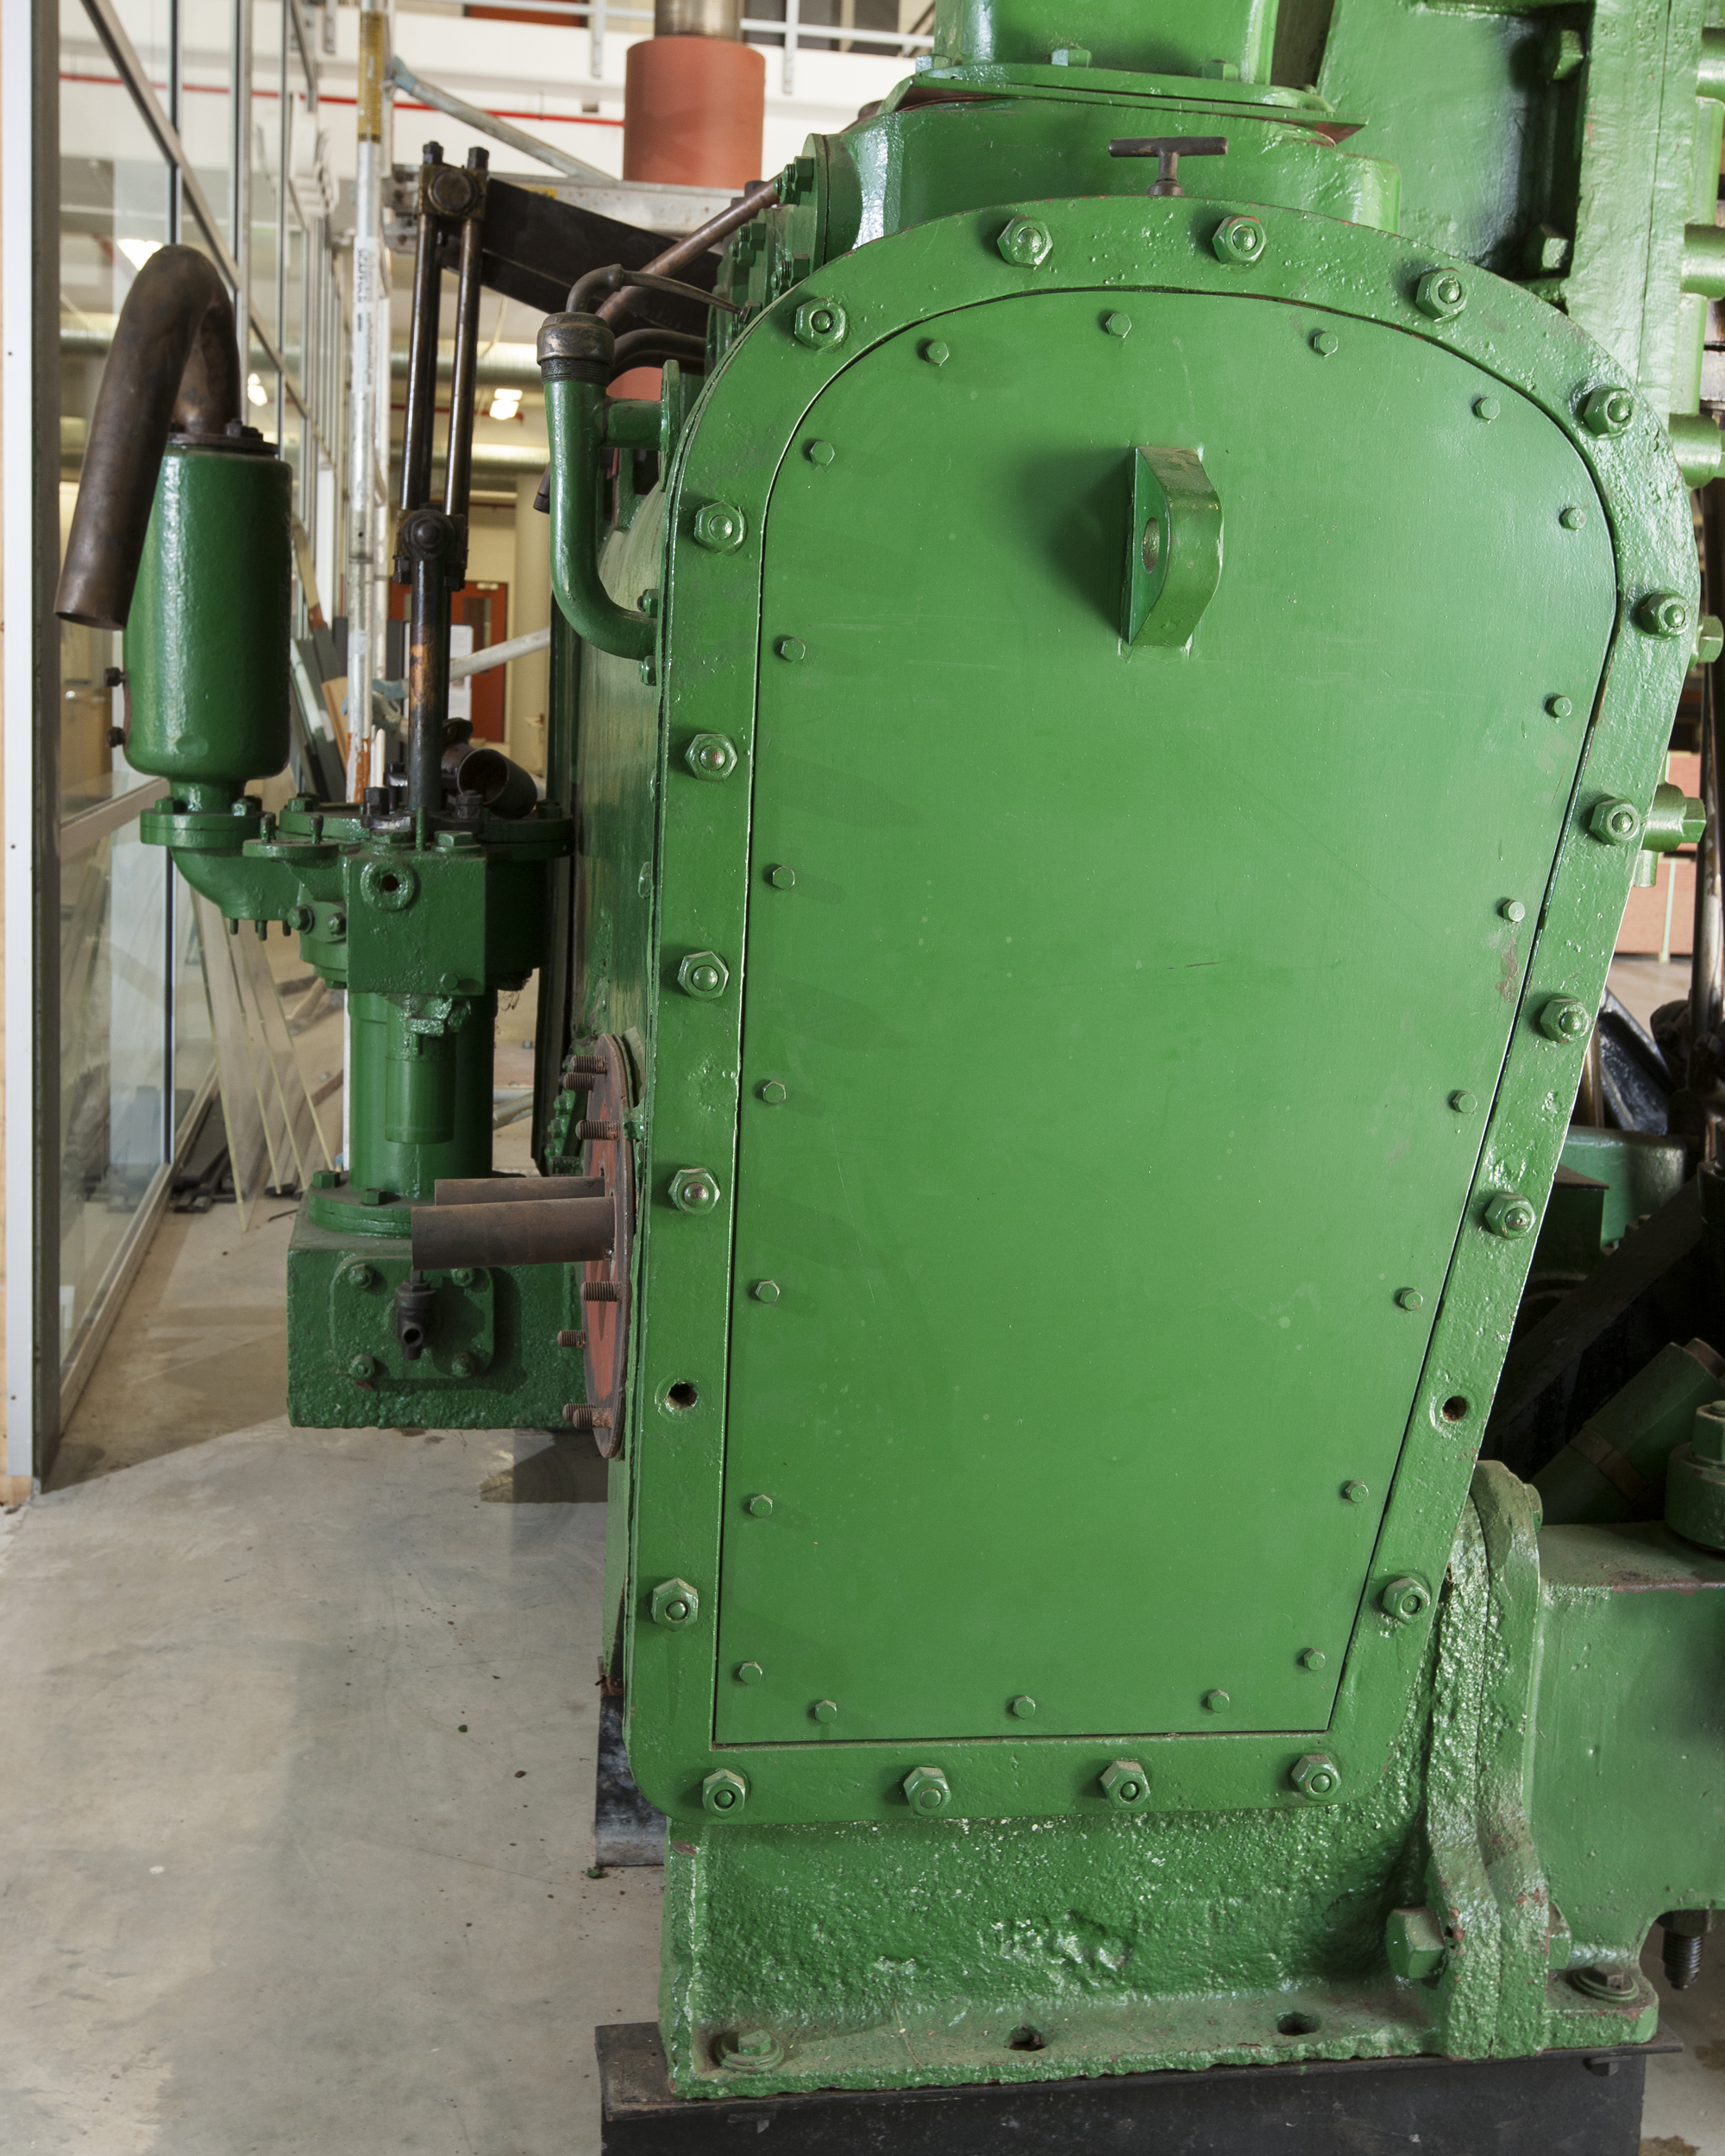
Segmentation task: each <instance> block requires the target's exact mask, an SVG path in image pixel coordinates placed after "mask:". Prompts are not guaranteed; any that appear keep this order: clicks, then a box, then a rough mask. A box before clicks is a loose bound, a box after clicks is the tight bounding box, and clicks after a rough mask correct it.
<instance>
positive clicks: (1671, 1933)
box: [1659, 1909, 1713, 1991]
mask: <svg viewBox="0 0 1725 2156" xmlns="http://www.w3.org/2000/svg"><path fill="white" fill-rule="evenodd" d="M1659 1924H1660V1925H1661V1927H1663V1929H1664V1932H1665V1938H1664V1940H1662V1941H1661V1950H1662V1953H1663V1958H1664V1960H1665V1982H1666V1983H1667V1984H1670V1986H1671V1988H1672V1990H1673V1991H1687V1990H1688V1989H1689V1987H1690V1985H1691V1984H1693V1983H1694V1982H1695V1980H1696V1978H1697V1977H1698V1976H1699V1975H1700V1974H1701V1942H1702V1940H1703V1939H1704V1938H1705V1937H1706V1935H1707V1934H1708V1933H1709V1932H1710V1931H1711V1930H1712V1929H1713V1911H1712V1910H1711V1909H1667V1910H1666V1911H1665V1915H1663V1916H1662V1917H1660V1918H1659Z"/></svg>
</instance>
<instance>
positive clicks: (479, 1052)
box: [125, 436, 582, 1428]
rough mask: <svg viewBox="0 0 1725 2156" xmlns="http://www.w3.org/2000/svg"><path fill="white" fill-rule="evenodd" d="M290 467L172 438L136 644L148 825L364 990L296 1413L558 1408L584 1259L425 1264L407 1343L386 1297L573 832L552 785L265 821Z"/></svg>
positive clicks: (459, 1135) (283, 718)
mask: <svg viewBox="0 0 1725 2156" xmlns="http://www.w3.org/2000/svg"><path fill="white" fill-rule="evenodd" d="M288 478H289V475H288V472H287V468H286V467H285V465H284V464H282V463H281V461H279V459H278V458H277V457H275V456H274V455H273V454H270V453H268V451H267V448H265V446H264V445H262V444H261V443H260V442H257V440H256V437H255V436H240V437H239V438H238V440H237V442H235V444H233V445H223V446H221V447H214V446H210V447H204V446H187V445H186V444H185V443H183V442H170V444H169V447H168V449H167V452H166V454H165V456H164V457H163V460H162V466H161V472H160V478H159V479H158V482H157V489H156V495H155V501H154V508H153V511H152V514H151V518H150V523H149V527H148V530H147V536H146V539H145V544H144V551H143V556H142V560H141V565H140V569H139V574H138V580H137V585H136V589H135V593H134V596H133V599H132V604H131V611H130V613H129V617H128V620H127V625H126V632H125V661H126V674H127V684H128V691H129V709H130V726H129V734H128V739H127V756H128V760H129V761H130V762H131V764H132V765H133V767H134V768H135V769H137V770H140V771H146V772H149V773H152V774H159V775H160V776H162V777H164V778H166V779H167V780H168V781H169V784H170V793H169V795H168V798H167V799H166V800H165V801H164V802H162V803H160V805H157V806H155V807H154V808H151V809H148V810H146V811H145V812H144V815H143V817H142V818H141V835H142V837H144V838H145V840H146V841H148V842H154V843H158V844H163V845H167V846H170V847H171V848H172V849H173V853H174V857H175V860H176V861H177V862H178V864H179V868H180V870H181V872H182V874H184V875H185V878H186V880H187V881H188V882H190V883H191V885H192V886H193V887H194V888H195V889H197V890H198V891H199V892H201V893H203V894H204V896H205V897H206V898H209V899H212V900H213V901H214V902H215V903H216V905H217V906H219V907H220V908H221V910H222V912H223V913H224V914H225V915H226V916H227V917H228V918H229V922H230V924H232V925H233V927H234V928H235V931H239V930H240V929H241V928H242V924H254V926H255V928H256V931H257V932H258V933H260V934H267V933H268V931H270V929H271V928H272V927H273V926H276V925H278V924H279V926H280V928H281V930H282V931H283V932H290V931H292V932H297V933H298V936H299V939H300V948H301V950H302V951H303V953H304V956H305V957H306V958H307V959H308V960H309V961H310V962H311V964H312V965H313V966H315V967H316V968H317V971H318V972H319V973H320V974H321V975H323V978H324V979H325V980H326V981H329V984H330V985H331V986H332V987H336V988H339V989H344V990H346V991H347V992H348V999H349V1012H350V1017H351V1025H350V1027H349V1031H348V1040H349V1045H350V1056H351V1060H350V1066H349V1069H348V1074H347V1083H348V1116H347V1121H348V1131H349V1147H350V1152H349V1157H348V1162H347V1164H346V1167H345V1169H344V1170H343V1171H342V1172H341V1173H339V1174H338V1173H332V1172H330V1171H327V1170H320V1171H319V1172H318V1173H317V1175H314V1177H313V1185H314V1187H313V1188H312V1189H311V1191H310V1192H309V1193H308V1194H307V1195H306V1197H305V1200H304V1206H303V1210H302V1214H301V1218H300V1219H299V1221H298V1224H297V1225H296V1227H295V1231H294V1236H293V1241H292V1247H291V1250H290V1252H289V1257H288V1280H287V1294H288V1395H289V1400H288V1404H289V1408H290V1412H291V1413H292V1416H293V1419H294V1420H296V1421H297V1422H299V1423H302V1424H305V1425H309V1426H313V1427H320V1426H321V1427H329V1426H355V1425H359V1426H365V1425H381V1426H393V1425H396V1424H398V1423H411V1422H434V1423H437V1424H442V1425H445V1426H476V1427H483V1428H490V1427H495V1426H505V1427H508V1426H516V1425H521V1424H524V1425H528V1426H532V1425H535V1424H537V1425H551V1424H555V1423H556V1422H557V1421H558V1420H560V1419H561V1415H562V1413H563V1409H564V1407H566V1406H567V1405H568V1403H569V1402H570V1401H572V1400H574V1401H579V1400H580V1398H581V1395H582V1382H581V1372H580V1363H579V1362H576V1363H574V1367H573V1369H572V1368H571V1360H572V1358H571V1357H569V1356H568V1353H567V1352H564V1353H562V1354H561V1355H560V1354H559V1353H558V1352H557V1351H556V1349H555V1341H556V1338H557V1336H558V1334H559V1333H560V1332H561V1333H564V1334H565V1335H568V1333H570V1332H572V1331H573V1330H574V1328H577V1327H579V1326H580V1324H581V1322H582V1313H581V1298H580V1269H579V1268H570V1267H565V1266H522V1267H511V1266H507V1265H500V1266H499V1265H492V1266H458V1267H445V1268H441V1269H431V1270H430V1272H428V1273H427V1274H426V1280H427V1282H428V1284H429V1286H430V1288H431V1289H432V1290H433V1291H434V1301H433V1304H432V1306H431V1312H430V1321H429V1326H428V1328H427V1332H428V1337H427V1339H426V1343H425V1345H424V1347H423V1351H421V1352H420V1353H418V1354H415V1355H410V1354H408V1353H406V1352H405V1350H404V1345H403V1341H402V1338H401V1332H400V1327H399V1325H398V1305H397V1301H396V1291H397V1290H398V1289H399V1288H402V1287H403V1286H404V1284H405V1283H406V1282H408V1281H409V1278H410V1275H411V1273H412V1271H413V1267H412V1263H411V1251H410V1246H409V1237H410V1228H411V1215H412V1212H413V1208H414V1207H415V1206H416V1205H428V1204H430V1202H431V1201H432V1200H433V1199H434V1196H435V1194H436V1183H437V1181H438V1180H439V1179H440V1178H442V1177H455V1178H471V1177H476V1176H486V1175H489V1174H490V1173H491V1169H492V1029H493V1026H494V1024H495V1020H496V1015H497V996H498V991H499V988H504V987H509V988H519V987H522V986H524V984H525V983H526V981H528V980H529V979H530V976H531V975H532V974H533V972H534V970H535V968H536V967H537V966H538V965H539V963H540V960H541V957H542V955H543V951H544V949H545V939H546V928H547V915H548V913H549V910H550V908H549V889H550V887H551V883H552V881H553V879H554V877H555V874H556V872H557V864H558V863H559V862H560V861H561V858H562V857H563V856H565V855H567V853H568V850H569V847H570V843H571V837H572V833H571V830H570V826H569V824H568V818H566V817H565V816H564V815H562V814H561V812H560V811H559V809H558V808H557V806H556V805H555V803H551V804H547V805H542V806H540V807H536V809H534V810H533V811H532V812H531V813H530V814H529V815H527V816H525V817H503V816H497V815H492V814H488V813H482V814H481V815H480V817H479V818H476V819H474V820H472V821H470V822H469V823H468V824H467V825H466V826H465V827H463V828H461V829H459V830H451V829H447V828H440V829H433V828H430V827H429V826H428V825H426V824H423V823H422V824H419V825H417V826H415V825H414V824H413V822H412V820H411V819H410V818H393V819H391V820H392V822H393V823H394V824H396V825H397V826H398V828H393V829H386V828H383V827H381V826H380V824H379V823H378V821H377V820H376V819H375V818H373V819H372V820H371V821H370V822H369V823H368V822H367V818H365V817H364V816H362V814H361V811H360V809H359V807H358V806H357V805H353V804H343V803H335V804H327V805H326V804H319V803H317V802H315V801H312V800H310V799H296V800H293V801H291V802H290V803H289V804H288V805H287V806H286V807H285V809H284V810H283V811H282V812H281V813H280V814H279V815H266V814H265V813H264V812H262V810H261V808H260V804H259V802H258V800H257V799H256V797H255V796H253V795H248V794H247V793H245V792H244V787H245V785H246V782H247V781H248V780H252V779H258V778H263V777H267V776H269V775H270V774H273V773H274V772H277V771H279V769H280V768H282V766H283V764H284V763H285V761H286V760H287V749H288V708H289V706H288V698H289V695H290V693H291V690H290V686H289V680H288V672H287V658H288V649H289V646H288V628H289V618H288V602H289V591H290V585H289V563H290V553H289V547H290V538H289V525H288V498H289V489H288ZM535 1349H537V1350H539V1351H540V1352H538V1353H535V1352H534V1350H535ZM546 1350H549V1353H547V1352H544V1351H546Z"/></svg>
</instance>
